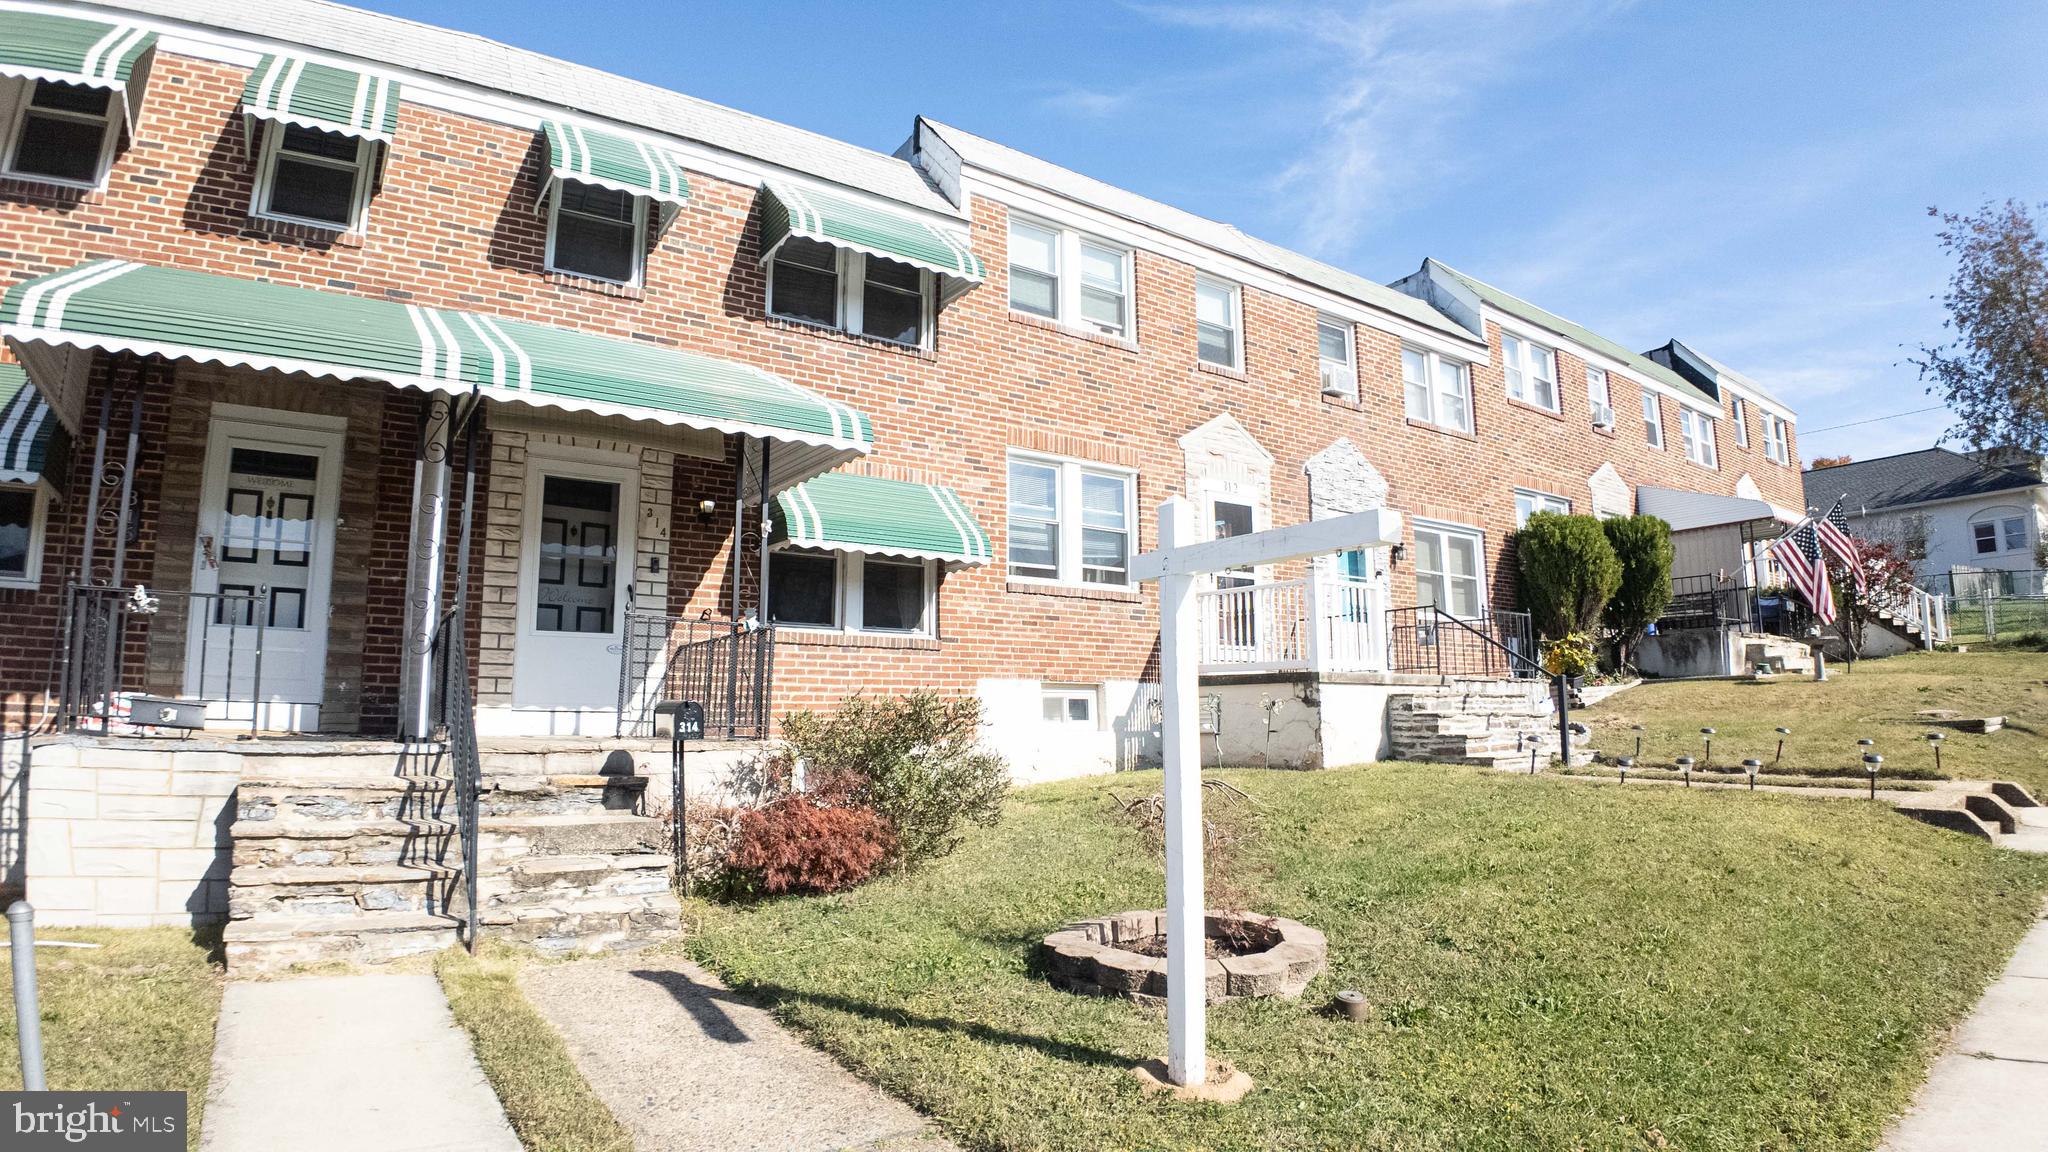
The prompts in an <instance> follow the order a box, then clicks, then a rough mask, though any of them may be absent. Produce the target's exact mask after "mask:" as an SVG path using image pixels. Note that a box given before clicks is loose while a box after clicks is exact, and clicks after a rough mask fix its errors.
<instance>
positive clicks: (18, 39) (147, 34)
mask: <svg viewBox="0 0 2048 1152" xmlns="http://www.w3.org/2000/svg"><path fill="white" fill-rule="evenodd" d="M154 47H156V33H154V32H151V31H148V30H147V29H144V28H142V27H140V26H138V25H135V24H122V23H115V22H112V21H106V20H85V19H80V18H79V17H76V16H59V15H56V14H54V13H49V12H21V11H15V10H9V11H4V12H0V76H13V77H16V78H18V79H21V80H31V81H33V80H50V81H55V82H57V83H60V84H76V85H82V86H84V87H87V88H103V89H106V90H107V91H109V92H112V93H114V95H115V99H117V100H119V101H120V102H121V105H122V112H123V117H124V119H125V121H126V123H127V124H128V125H129V126H130V127H133V126H134V124H135V108H136V101H137V98H138V97H139V96H140V95H141V92H140V85H141V82H142V81H143V80H144V79H145V78H146V76H147V73H148V67H147V65H146V64H144V58H145V57H147V56H148V55H149V52H150V49H152V48H154ZM131 83H133V84H135V85H136V87H135V89H134V90H131V89H130V84H131Z"/></svg>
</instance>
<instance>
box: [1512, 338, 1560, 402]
mask: <svg viewBox="0 0 2048 1152" xmlns="http://www.w3.org/2000/svg"><path fill="white" fill-rule="evenodd" d="M1500 361H1501V369H1502V371H1504V372H1505V373H1506V374H1507V378H1508V395H1509V396H1510V397H1512V398H1514V399H1516V400H1520V401H1521V402H1522V403H1524V404H1534V405H1535V406H1536V407H1538V408H1547V409H1549V410H1550V411H1552V412H1558V411H1562V409H1560V408H1559V407H1558V402H1557V353H1555V352H1553V351H1551V350H1550V349H1548V348H1545V347H1544V346H1543V345H1541V344H1532V343H1530V342H1529V341H1527V340H1524V339H1522V338H1521V337H1519V336H1511V335H1509V334H1507V333H1505V332H1503V333H1501V337H1500Z"/></svg>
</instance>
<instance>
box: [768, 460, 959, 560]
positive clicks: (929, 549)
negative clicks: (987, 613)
mask: <svg viewBox="0 0 2048 1152" xmlns="http://www.w3.org/2000/svg"><path fill="white" fill-rule="evenodd" d="M775 502H776V505H777V507H778V508H779V510H780V513H781V515H780V518H779V520H778V521H777V523H776V525H775V530H774V533H773V546H774V547H778V548H782V547H789V548H823V549H827V550H829V551H834V552H867V553H875V554H877V555H882V556H906V557H910V558H912V559H917V560H939V561H943V562H945V563H947V564H949V565H966V564H986V563H988V562H989V560H990V559H991V558H992V557H993V556H994V555H995V551H994V549H992V548H991V547H990V546H989V542H988V534H987V533H985V532H983V531H982V530H981V526H980V525H979V524H976V523H975V522H974V515H973V514H972V513H970V512H969V511H968V510H967V505H966V504H965V503H964V502H963V501H962V500H961V499H960V494H959V493H958V492H955V491H953V490H952V489H951V488H946V487H943V486H941V485H938V484H913V483H910V482H908V481H904V480H884V479H882V478H880V477H876V476H855V475H852V474H850V473H846V472H827V473H825V474H824V475H822V476H814V477H812V478H811V479H809V480H806V481H804V482H803V483H801V484H798V485H797V486H796V487H794V488H791V489H788V490H787V491H784V492H782V493H780V494H778V495H777V496H776V497H775Z"/></svg>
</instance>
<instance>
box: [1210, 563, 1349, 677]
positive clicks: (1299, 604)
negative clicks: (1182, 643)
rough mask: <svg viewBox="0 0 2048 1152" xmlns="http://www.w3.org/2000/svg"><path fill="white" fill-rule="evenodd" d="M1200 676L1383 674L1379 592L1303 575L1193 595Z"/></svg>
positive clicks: (1313, 573)
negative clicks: (1199, 632)
mask: <svg viewBox="0 0 2048 1152" xmlns="http://www.w3.org/2000/svg"><path fill="white" fill-rule="evenodd" d="M1195 608H1196V615H1197V617H1198V619H1199V620H1200V622H1201V629H1202V644H1201V670H1202V671H1203V672H1308V671H1314V672H1379V671H1385V670H1386V667H1387V663H1386V632H1387V618H1386V609H1385V605H1384V604H1383V603H1382V602H1381V598H1380V590H1379V589H1378V588H1377V587H1375V586H1374V585H1372V584H1369V583H1367V582H1365V581H1363V580H1358V579H1354V578H1351V577H1348V576H1337V577H1332V576H1324V575H1320V574H1318V573H1317V572H1316V571H1315V570H1314V569H1313V568H1311V569H1310V571H1309V574H1308V575H1307V576H1304V577H1298V578H1296V579H1293V580H1273V581H1267V582H1265V583H1259V584H1246V585H1241V586H1239V587H1235V588H1215V589H1210V590H1208V591H1203V592H1198V593H1196V594H1195Z"/></svg>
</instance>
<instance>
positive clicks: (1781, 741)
mask: <svg viewBox="0 0 2048 1152" xmlns="http://www.w3.org/2000/svg"><path fill="white" fill-rule="evenodd" d="M1791 734H1792V730H1791V729H1790V728H1780V729H1778V755H1777V757H1776V759H1773V760H1772V761H1771V763H1772V764H1774V765H1775V764H1776V763H1777V762H1778V761H1779V760H1783V759H1784V758H1785V737H1787V736H1790V735H1791Z"/></svg>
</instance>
